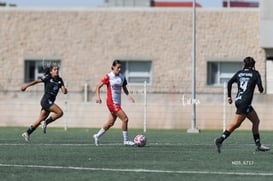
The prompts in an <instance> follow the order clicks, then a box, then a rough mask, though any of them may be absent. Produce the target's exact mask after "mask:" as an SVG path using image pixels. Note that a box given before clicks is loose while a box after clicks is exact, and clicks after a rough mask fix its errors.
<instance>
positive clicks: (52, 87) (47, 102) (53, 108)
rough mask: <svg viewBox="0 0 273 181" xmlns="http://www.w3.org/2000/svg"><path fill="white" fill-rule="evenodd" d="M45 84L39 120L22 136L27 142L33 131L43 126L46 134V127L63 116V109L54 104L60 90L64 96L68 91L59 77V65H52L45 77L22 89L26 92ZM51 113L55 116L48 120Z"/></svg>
mask: <svg viewBox="0 0 273 181" xmlns="http://www.w3.org/2000/svg"><path fill="white" fill-rule="evenodd" d="M41 82H43V83H44V85H45V92H44V95H43V97H42V99H41V102H40V104H41V106H42V109H41V112H40V116H39V118H38V119H37V120H36V121H35V122H34V123H33V124H32V125H31V126H30V127H29V128H28V129H27V131H26V132H24V133H23V134H22V136H23V137H24V138H25V140H26V141H29V140H30V139H29V137H30V135H31V133H32V132H33V131H35V129H36V128H37V127H38V126H39V125H40V124H41V125H42V129H43V132H44V133H46V126H47V125H48V124H49V123H51V122H53V121H55V120H56V119H58V118H60V117H62V116H63V111H62V109H61V108H60V107H59V106H58V105H57V104H55V103H54V101H55V99H56V96H57V94H58V92H59V89H61V91H62V92H63V93H64V94H67V89H66V87H65V86H64V83H63V79H62V78H61V77H60V76H59V67H58V66H57V65H51V66H50V67H49V68H48V70H47V71H46V73H45V74H44V76H43V77H42V78H41V79H37V80H34V81H32V82H30V83H28V84H26V85H24V86H22V87H21V91H25V90H26V89H27V88H28V87H30V86H33V85H35V84H38V83H41ZM50 112H53V114H52V115H51V116H50V117H49V118H48V119H46V118H47V117H48V116H49V114H50Z"/></svg>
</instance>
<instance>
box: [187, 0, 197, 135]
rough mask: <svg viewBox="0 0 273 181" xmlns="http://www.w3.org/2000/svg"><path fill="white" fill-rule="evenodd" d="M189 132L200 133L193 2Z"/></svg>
mask: <svg viewBox="0 0 273 181" xmlns="http://www.w3.org/2000/svg"><path fill="white" fill-rule="evenodd" d="M187 132H188V133H199V130H198V129H197V128H196V4H195V0H193V2H192V122H191V128H189V129H188V130H187Z"/></svg>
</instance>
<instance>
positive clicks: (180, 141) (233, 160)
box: [0, 127, 273, 181]
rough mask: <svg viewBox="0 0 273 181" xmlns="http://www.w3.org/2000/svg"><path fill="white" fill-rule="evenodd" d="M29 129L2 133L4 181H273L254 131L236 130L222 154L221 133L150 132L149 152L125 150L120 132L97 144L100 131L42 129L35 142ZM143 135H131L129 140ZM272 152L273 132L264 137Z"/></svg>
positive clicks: (267, 158) (0, 165) (112, 132)
mask: <svg viewBox="0 0 273 181" xmlns="http://www.w3.org/2000/svg"><path fill="white" fill-rule="evenodd" d="M25 129H26V128H3V127H2V128H0V155H1V156H0V177H1V181H5V180H7V181H12V180H28V181H31V180H35V181H37V180H50V181H53V180H58V181H60V180H65V181H70V180H71V181H72V180H77V181H79V180H96V181H103V180H112V181H114V180H119V181H123V180H124V181H127V180H149V181H153V180H156V181H159V180H164V181H166V180H168V181H170V180H171V181H172V180H177V181H181V180H198V181H200V180H202V181H206V180H208V181H211V180H221V181H225V180H228V181H230V180H232V181H234V180H248V181H252V180H253V181H254V180H255V181H257V180H263V181H265V180H272V176H273V170H272V165H271V164H272V158H273V152H272V151H269V152H255V146H254V144H253V138H252V134H251V132H250V131H239V130H237V131H235V132H234V133H233V134H232V135H231V136H230V137H229V139H228V140H226V142H225V143H224V145H223V147H222V153H221V154H218V153H217V151H216V147H215V145H214V138H216V137H218V136H219V135H220V134H221V131H220V130H219V131H201V132H200V133H199V134H191V133H186V131H185V130H148V131H147V133H145V135H146V137H147V138H148V140H147V145H146V146H145V147H142V148H140V147H128V146H124V145H122V144H121V143H122V134H121V130H119V129H111V130H109V131H108V132H107V133H106V134H105V135H104V136H103V137H102V138H101V140H100V142H101V145H100V146H95V145H94V144H93V139H92V135H93V133H95V132H96V131H97V130H98V129H69V130H67V131H64V130H63V129H61V128H52V127H49V128H48V130H47V134H43V133H42V131H41V130H40V129H37V130H36V132H34V133H33V134H32V135H31V143H25V141H24V140H23V138H22V137H21V134H22V132H23V131H25ZM139 133H142V131H141V130H133V129H131V130H130V131H129V136H130V137H131V138H133V136H135V135H137V134H139ZM261 138H262V143H264V144H265V145H267V146H270V147H272V143H273V137H272V133H271V132H261Z"/></svg>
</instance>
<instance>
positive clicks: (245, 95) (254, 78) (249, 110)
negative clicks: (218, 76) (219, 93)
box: [215, 57, 270, 153]
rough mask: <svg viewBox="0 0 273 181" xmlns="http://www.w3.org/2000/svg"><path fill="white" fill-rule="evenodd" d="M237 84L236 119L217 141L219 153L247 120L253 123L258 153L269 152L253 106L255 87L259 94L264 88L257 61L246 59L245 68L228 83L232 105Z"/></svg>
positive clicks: (229, 98) (229, 99)
mask: <svg viewBox="0 0 273 181" xmlns="http://www.w3.org/2000/svg"><path fill="white" fill-rule="evenodd" d="M233 83H237V87H238V92H237V95H236V98H235V106H236V108H237V110H236V114H235V118H234V120H233V122H232V123H230V124H229V125H228V127H227V129H226V130H225V131H224V132H223V133H222V135H221V136H220V137H219V138H217V139H216V140H215V144H216V147H217V151H218V152H219V153H220V152H221V146H222V143H223V141H224V140H225V139H227V137H228V136H229V135H230V134H231V133H232V132H233V131H234V130H235V129H236V128H239V127H240V125H241V124H242V122H243V121H244V120H245V118H248V119H249V120H250V121H251V122H252V133H253V138H254V142H255V144H256V151H268V150H270V148H268V147H266V146H264V145H262V144H261V141H260V135H259V123H260V120H259V117H258V115H257V113H256V111H255V110H254V108H253V107H252V106H251V102H252V99H253V93H254V89H255V86H256V85H257V86H258V89H259V92H260V93H262V92H263V90H264V89H263V86H262V81H261V76H260V73H259V72H258V71H257V70H255V60H254V59H253V58H252V57H246V58H245V59H244V68H243V69H242V70H239V71H238V72H237V73H235V74H234V75H233V77H232V78H231V79H230V80H229V81H228V85H227V89H228V98H227V100H228V103H229V104H232V98H231V88H232V84H233Z"/></svg>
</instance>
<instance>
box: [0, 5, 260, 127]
mask: <svg viewBox="0 0 273 181" xmlns="http://www.w3.org/2000/svg"><path fill="white" fill-rule="evenodd" d="M0 17H1V18H0V40H1V42H2V43H1V44H0V64H1V67H0V92H1V94H0V95H1V97H3V99H2V98H1V102H2V103H1V105H2V108H1V109H7V107H9V106H10V109H9V110H6V114H7V115H6V118H3V117H2V118H1V124H2V125H9V121H8V120H10V119H14V120H16V119H17V117H14V115H13V111H17V110H14V109H15V108H14V107H16V106H12V105H13V103H15V104H16V105H17V106H18V105H19V106H18V109H20V108H22V106H20V105H24V103H26V102H28V101H30V100H29V99H30V97H32V96H34V99H32V100H36V101H35V102H37V106H38V102H39V95H41V94H42V90H43V87H42V86H36V87H35V88H31V89H30V90H29V92H30V93H27V96H23V95H22V93H19V92H18V90H19V88H20V86H21V85H22V84H23V83H24V82H23V81H24V60H25V59H26V58H35V57H36V58H42V57H45V58H51V57H57V58H60V59H61V61H62V67H61V75H62V77H63V78H64V80H65V83H66V85H67V87H68V88H69V91H70V94H69V95H68V97H69V102H70V104H71V105H73V104H75V105H77V104H81V105H82V110H81V111H82V112H81V114H92V113H90V112H89V111H86V112H89V113H86V112H84V111H83V109H85V107H86V106H87V105H88V104H87V105H86V106H84V103H82V101H83V90H84V84H87V85H88V91H89V100H90V101H93V100H94V91H95V86H96V84H97V82H98V81H99V80H100V78H101V77H102V76H103V75H104V74H105V73H107V72H108V71H110V67H111V64H112V61H113V59H115V58H119V59H134V60H147V59H148V60H152V62H153V70H152V80H153V81H152V85H151V86H149V87H148V88H147V90H148V93H149V100H152V102H153V104H152V105H161V108H160V109H158V108H157V107H156V106H153V107H149V111H150V112H149V114H150V117H149V120H151V121H152V123H150V125H151V126H150V127H151V128H161V127H162V128H187V127H189V124H190V120H189V119H191V113H190V109H191V107H190V106H188V107H187V108H185V109H187V113H186V114H181V110H180V108H179V106H181V104H182V103H181V97H183V95H185V94H186V95H188V97H189V96H190V93H191V79H192V76H191V75H192V69H191V64H192V11H191V9H187V8H186V9H183V8H181V9H180V8H175V9H168V8H163V9H161V8H159V9H151V8H134V9H130V8H129V9H127V8H126V9H119V8H113V9H111V8H106V9H104V8H102V9H68V10H65V9H53V10H49V9H35V10H33V9H20V8H16V9H13V8H10V9H9V8H7V9H3V10H1V11H0ZM196 28H197V29H196V38H197V42H196V47H197V54H196V62H197V67H196V74H197V75H196V79H197V80H196V91H197V94H198V95H200V99H204V101H203V102H207V101H208V102H210V103H211V104H212V105H215V104H214V103H213V101H215V102H218V103H219V104H220V105H222V102H223V99H222V98H221V95H222V93H223V87H221V86H219V87H215V86H208V85H207V84H206V74H207V72H206V71H207V68H206V62H207V61H208V60H215V59H227V60H228V59H230V60H233V59H236V60H238V59H239V60H241V59H243V58H244V57H245V56H253V57H254V58H255V59H256V60H257V63H256V68H257V69H258V70H259V71H260V73H261V76H262V79H263V80H265V53H264V50H263V49H262V48H260V47H259V10H258V9H217V10H216V9H207V10H206V9H198V10H197V27H196ZM129 88H130V90H132V91H133V92H134V91H135V92H141V91H143V87H137V86H129ZM206 94H208V95H218V97H219V98H220V99H216V100H215V98H213V99H212V100H213V101H210V100H208V99H209V98H211V96H206ZM136 96H137V97H138V94H136ZM66 98H67V97H66ZM169 98H170V99H169ZM59 99H60V100H65V97H64V96H63V97H62V96H60V98H59ZM138 99H139V100H140V101H142V99H143V97H141V96H140V98H138ZM4 100H5V101H4ZM163 100H164V101H163ZM10 102H13V103H12V105H9V106H6V105H7V104H9V103H10ZM141 104H142V103H141ZM177 104H179V105H177ZM125 105H126V103H125ZM206 105H207V104H200V105H199V107H200V109H199V110H200V112H201V113H202V114H200V112H198V113H197V114H198V115H197V117H202V120H203V121H202V125H199V126H200V127H201V128H204V129H210V128H213V129H214V128H219V127H221V124H222V123H221V122H220V123H219V124H218V123H217V124H216V126H215V124H213V123H210V122H209V121H210V120H209V118H206V117H210V116H211V115H217V118H216V119H217V120H219V119H222V113H221V111H222V108H218V110H216V111H215V112H219V115H218V113H217V114H215V112H214V113H210V114H208V115H207V113H206V109H207V108H208V107H207V106H206ZM89 106H90V105H89ZM202 106H203V107H204V108H202V109H201V107H202ZM104 107H105V106H104ZM79 108H81V106H77V107H76V108H75V109H79ZM171 108H172V109H171ZM36 109H37V108H35V109H34V108H33V109H30V110H28V112H29V111H34V110H36ZM75 109H74V110H75ZM92 109H93V108H92ZM100 109H101V108H94V111H95V112H96V111H97V110H100ZM134 109H135V108H130V106H128V108H127V107H126V110H128V112H134V114H136V117H138V119H142V115H143V114H142V113H139V114H137V112H138V111H134ZM139 109H140V110H143V109H142V107H141V108H139ZM38 110H39V109H38ZM154 110H156V111H154ZM158 110H160V113H162V115H161V116H158V115H160V114H159V112H157V111H158ZM36 111H37V110H36ZM153 111H154V114H152V112H153ZM18 112H19V113H20V114H24V115H25V114H26V111H21V109H20V110H18ZM71 112H72V111H71ZM105 112H106V113H107V110H105ZM139 112H140V111H139ZM106 113H103V114H102V115H101V117H100V116H98V117H96V118H94V119H97V120H99V119H102V118H104V117H105V114H106ZM77 114H78V113H77V111H75V112H74V111H73V115H70V116H71V117H74V118H75V119H76V118H77ZM204 114H206V115H205V116H204ZM170 115H172V116H170ZM34 116H35V115H34ZM87 117H88V116H87ZM168 117H171V118H168ZM2 119H3V120H2ZM62 119H63V118H62ZM104 119H105V118H104ZM166 119H167V121H166ZM180 120H182V121H180ZM83 122H85V123H84V124H82V125H83V126H88V125H89V124H88V118H86V119H83ZM159 122H160V123H162V124H157V123H159ZM15 124H16V125H18V124H19V125H26V124H28V120H26V121H22V122H20V123H15ZM100 124H101V123H100V122H98V123H96V125H93V126H98V127H99V126H101V125H100ZM141 125H142V122H141V123H139V124H136V125H134V127H140V126H141ZM159 125H160V126H159ZM212 125H214V126H212Z"/></svg>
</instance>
